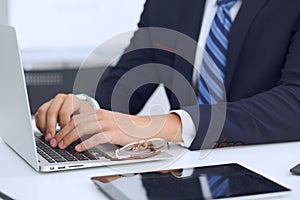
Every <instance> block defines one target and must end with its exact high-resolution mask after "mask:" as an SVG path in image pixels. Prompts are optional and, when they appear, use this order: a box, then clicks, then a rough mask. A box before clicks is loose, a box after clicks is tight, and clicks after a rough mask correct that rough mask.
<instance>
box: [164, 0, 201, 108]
mask: <svg viewBox="0 0 300 200" xmlns="http://www.w3.org/2000/svg"><path fill="white" fill-rule="evenodd" d="M182 2H183V4H182V6H183V9H182V13H181V21H180V26H179V28H178V31H179V32H180V33H182V34H185V35H187V36H188V37H191V38H192V39H193V40H195V41H198V38H199V33H200V29H201V24H202V17H203V11H204V5H205V0H189V1H185V0H183V1H182ZM195 44H197V43H196V42H195ZM195 44H192V45H189V44H186V41H182V40H178V41H177V44H176V51H178V52H184V53H183V54H184V57H186V58H184V59H188V60H190V61H192V62H193V60H194V57H195V51H196V47H197V46H196V45H195ZM184 59H183V58H181V57H180V56H178V55H175V59H174V64H173V67H174V69H175V70H176V71H178V72H180V73H181V74H182V75H183V76H184V77H185V79H186V80H188V81H189V82H190V84H191V85H193V83H192V77H193V76H192V75H193V70H194V69H193V67H192V66H190V65H187V62H186V61H185V60H184ZM192 64H194V63H192ZM175 77H176V75H175V76H173V81H172V85H173V87H174V88H182V89H180V90H181V92H180V94H181V96H185V97H186V98H185V100H183V99H182V98H181V99H180V100H179V101H180V105H181V106H183V105H190V104H191V103H194V101H195V100H194V99H193V98H188V97H191V96H194V95H193V94H194V90H192V91H190V90H189V89H187V88H184V87H182V86H184V84H182V83H178V78H175ZM169 97H170V101H171V103H172V105H175V108H178V107H179V105H177V103H176V102H177V101H176V99H177V98H178V97H176V96H174V95H173V94H169ZM179 98H180V97H179ZM191 99H192V100H191ZM173 109H174V108H173Z"/></svg>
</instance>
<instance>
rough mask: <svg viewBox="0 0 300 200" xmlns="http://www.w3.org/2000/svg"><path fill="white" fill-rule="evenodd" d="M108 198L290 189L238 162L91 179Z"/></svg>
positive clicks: (255, 193)
mask: <svg viewBox="0 0 300 200" xmlns="http://www.w3.org/2000/svg"><path fill="white" fill-rule="evenodd" d="M91 179H92V180H93V181H94V182H95V183H96V184H97V186H98V187H99V188H100V190H101V191H102V192H103V193H105V194H106V195H107V196H108V197H109V198H110V199H139V200H140V199H222V198H225V199H226V198H231V197H259V196H261V197H263V196H264V197H271V196H277V195H283V194H285V193H286V192H288V191H290V190H289V189H288V188H285V187H283V186H281V185H279V184H277V183H275V182H273V181H271V180H269V179H267V178H265V177H263V176H262V175H259V174H257V173H255V172H253V171H251V170H249V169H247V168H245V167H243V166H241V165H239V164H226V165H215V166H206V167H196V168H190V169H174V170H168V171H160V172H147V173H141V174H135V175H132V176H123V175H114V176H99V177H92V178H91Z"/></svg>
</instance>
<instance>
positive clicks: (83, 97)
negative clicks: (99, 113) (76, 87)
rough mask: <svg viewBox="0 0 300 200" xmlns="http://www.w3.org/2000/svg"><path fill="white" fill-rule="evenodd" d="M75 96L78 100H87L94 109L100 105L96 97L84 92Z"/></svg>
mask: <svg viewBox="0 0 300 200" xmlns="http://www.w3.org/2000/svg"><path fill="white" fill-rule="evenodd" d="M75 96H76V97H77V98H78V99H80V100H85V101H87V102H88V103H89V104H90V105H91V106H92V107H93V109H94V110H98V109H100V105H99V104H98V102H97V101H96V99H94V98H92V97H90V96H88V95H86V94H76V95H75Z"/></svg>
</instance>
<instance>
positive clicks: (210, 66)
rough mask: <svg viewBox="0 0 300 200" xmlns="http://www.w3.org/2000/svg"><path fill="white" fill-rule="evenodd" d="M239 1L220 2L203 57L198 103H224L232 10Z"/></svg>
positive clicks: (223, 0) (219, 0)
mask: <svg viewBox="0 0 300 200" xmlns="http://www.w3.org/2000/svg"><path fill="white" fill-rule="evenodd" d="M236 1H237V0H218V9H217V12H216V15H215V18H214V20H213V23H212V26H211V29H210V32H209V35H208V38H207V41H206V46H205V52H204V55H203V61H202V67H201V74H200V79H199V84H198V92H199V95H198V103H199V104H216V103H218V102H224V101H226V99H225V90H224V78H225V67H226V60H227V49H228V38H227V36H228V33H229V32H230V29H231V17H230V8H231V7H232V6H233V5H234V4H235V3H236Z"/></svg>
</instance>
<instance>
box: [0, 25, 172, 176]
mask: <svg viewBox="0 0 300 200" xmlns="http://www.w3.org/2000/svg"><path fill="white" fill-rule="evenodd" d="M0 94H1V97H0V110H1V112H0V113H1V115H3V116H1V117H2V118H3V120H1V121H0V125H1V131H0V136H1V137H2V139H3V141H4V142H6V143H7V144H8V145H9V146H10V147H11V148H12V149H13V150H14V151H15V152H16V153H18V154H19V155H20V156H21V157H22V158H23V159H24V160H26V161H27V162H28V163H29V164H30V165H31V166H32V167H33V168H34V169H35V170H37V171H42V172H51V171H60V170H69V169H78V168H86V167H96V166H108V165H117V164H125V163H136V162H145V161H154V160H162V159H169V158H172V157H173V156H172V155H171V154H168V153H167V152H163V153H161V154H158V155H156V156H153V157H149V158H146V159H135V160H123V161H120V160H116V159H114V151H115V149H116V148H117V147H116V146H114V145H111V144H103V145H98V146H97V148H94V149H91V150H89V151H87V152H83V153H76V152H75V151H74V150H73V148H72V147H69V150H70V151H66V150H59V149H54V148H51V147H50V146H49V145H48V143H47V142H45V141H44V140H43V136H42V134H41V133H35V132H34V131H33V127H32V122H31V115H30V108H29V103H28V97H27V90H26V84H25V79H24V71H23V68H22V64H21V59H20V53H19V49H18V45H17V39H16V33H15V30H14V28H13V27H9V26H0Z"/></svg>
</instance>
